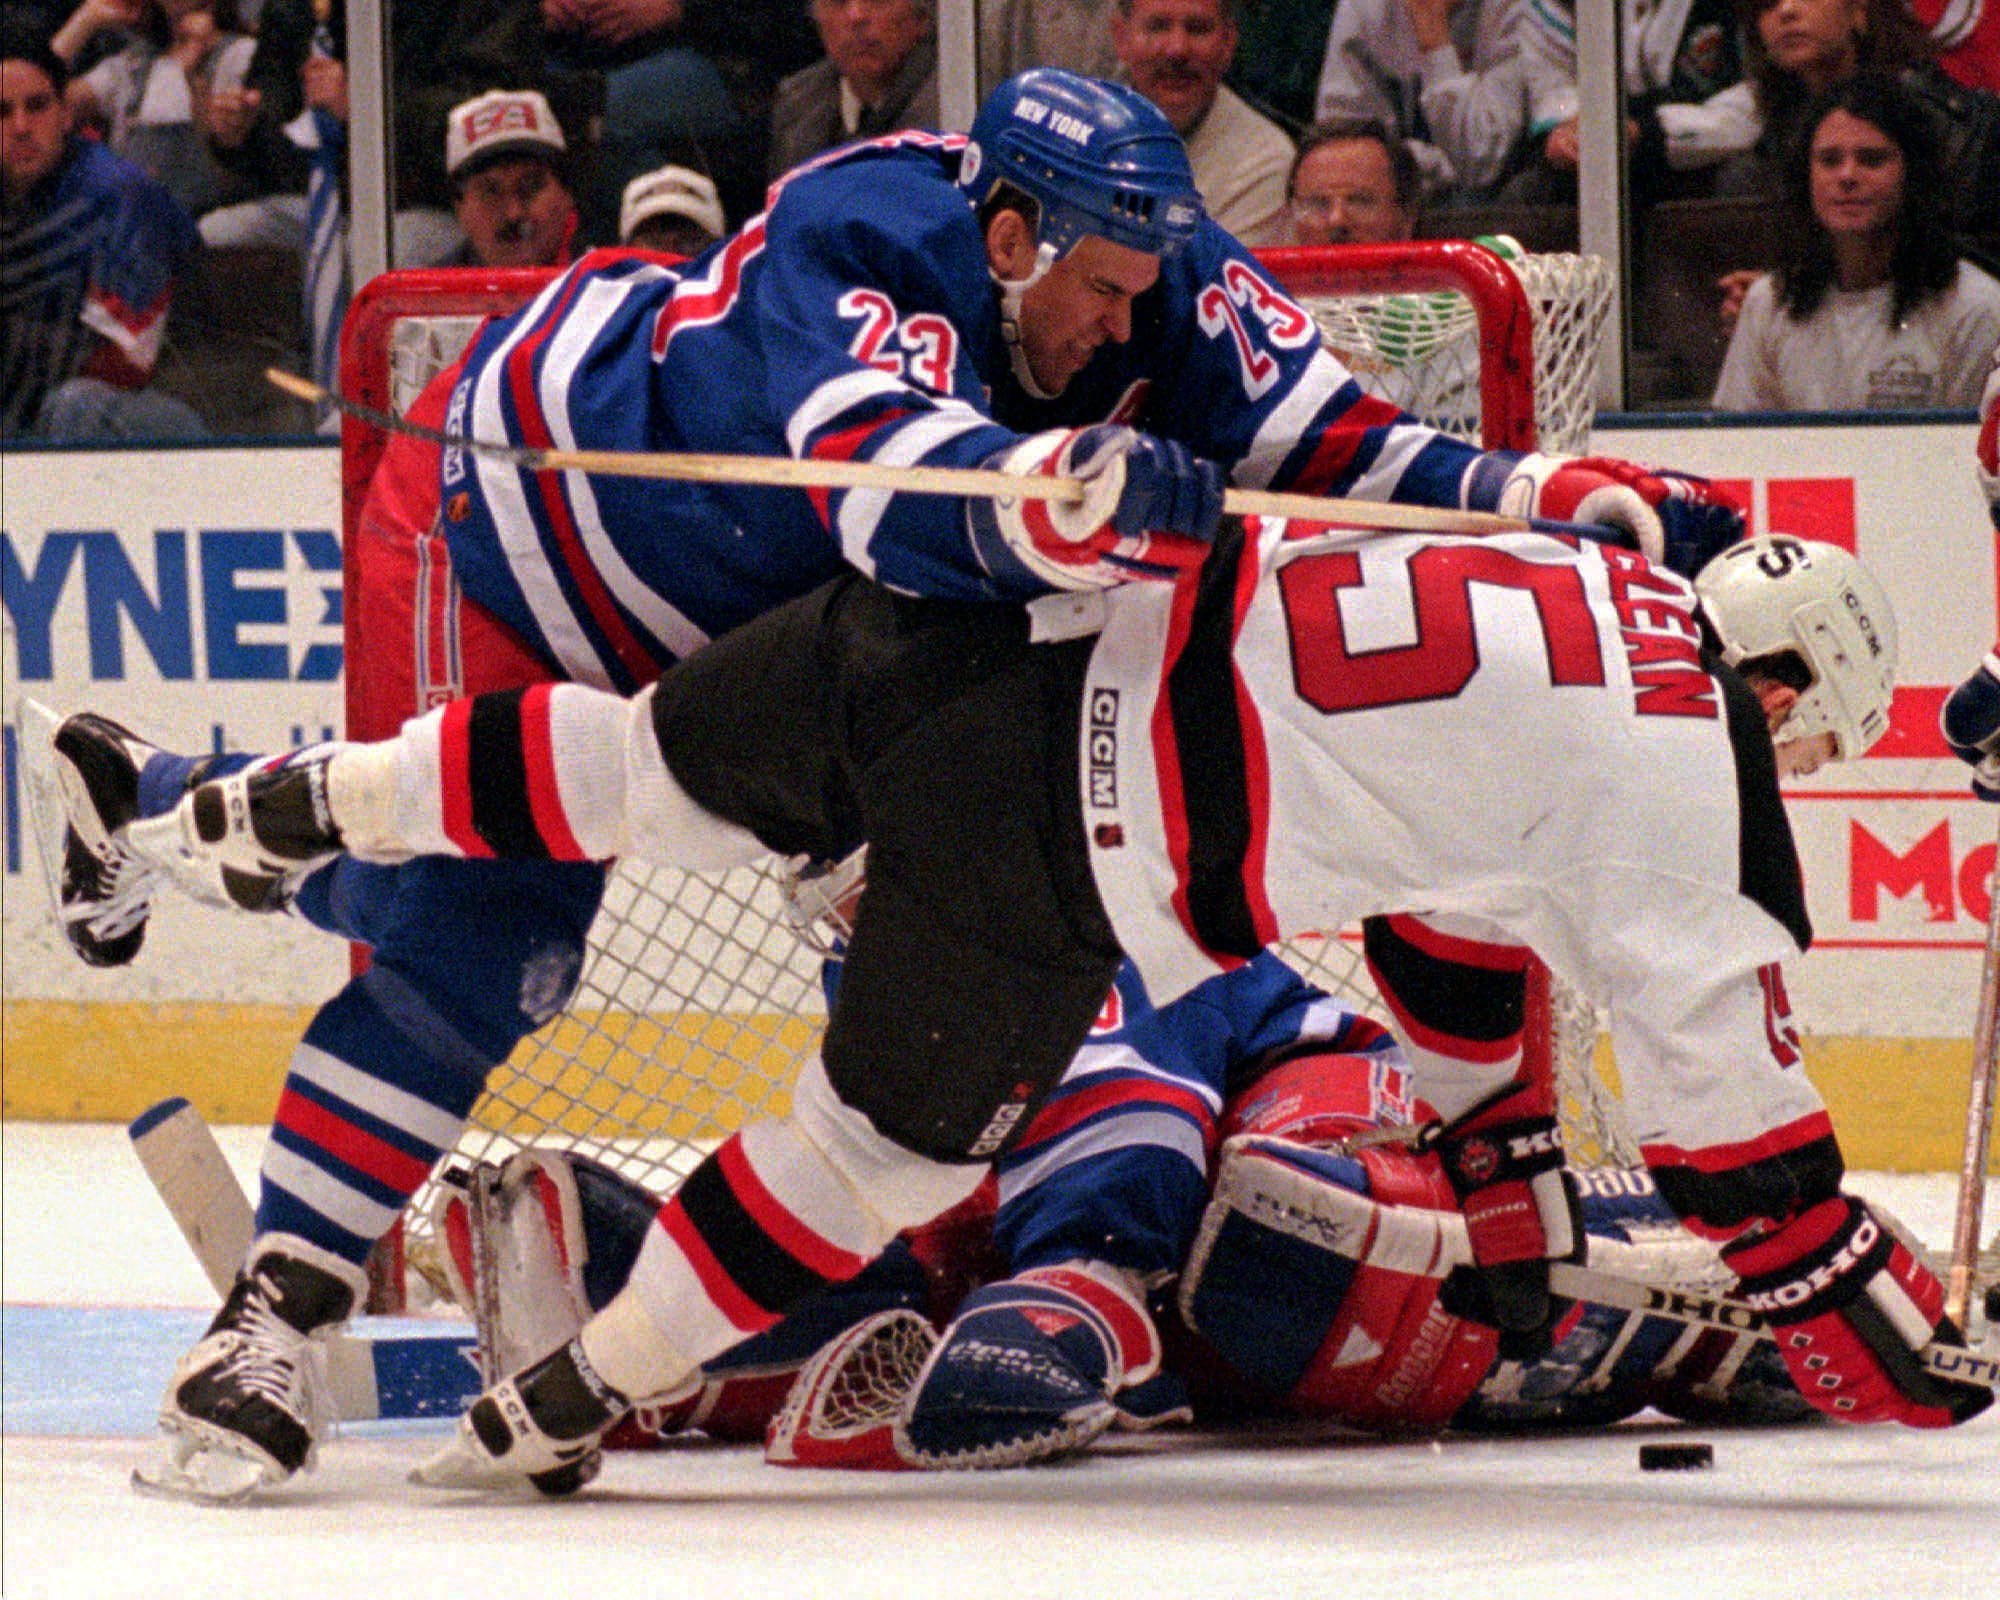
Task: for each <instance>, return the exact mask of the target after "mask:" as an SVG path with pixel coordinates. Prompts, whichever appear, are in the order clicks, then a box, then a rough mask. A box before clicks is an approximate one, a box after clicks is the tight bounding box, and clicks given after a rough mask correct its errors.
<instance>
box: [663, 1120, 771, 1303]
mask: <svg viewBox="0 0 2000 1600" xmlns="http://www.w3.org/2000/svg"><path fill="white" fill-rule="evenodd" d="M733 1142H734V1141H732V1143H733ZM653 1220H654V1223H655V1224H656V1225H657V1226H658V1227H659V1228H661V1229H662V1230H663V1231H664V1232H665V1233H666V1236H667V1237H668V1238H669V1239H671V1240H672V1241H673V1244H674V1248H675V1249H677V1250H679V1251H680V1253H681V1257H682V1259H683V1260H685V1261H686V1262H687V1264H688V1270H689V1271H691V1272H692V1273H693V1274H694V1276H695V1281H696V1282H697V1283H699V1284H700V1285H701V1292H702V1293H703V1294H705V1295H707V1296H708V1303H709V1304H710V1305H712V1306H714V1307H715V1309H716V1310H717V1311H719V1312H721V1313H722V1316H723V1318H724V1320H726V1321H727V1322H728V1323H729V1324H730V1326H731V1327H734V1328H740V1329H742V1330H743V1332H745V1333H762V1332H763V1331H764V1330H765V1329H766V1328H768V1327H771V1326H772V1325H773V1324H775V1323H776V1322H777V1320H778V1316H777V1313H776V1312H773V1311H766V1310H765V1309H764V1308H763V1307H762V1306H760V1305H758V1304H757V1302H756V1301H754V1300H752V1299H751V1298H750V1297H749V1296H748V1295H747V1294H745V1293H744V1292H743V1291H742V1290H741V1289H739V1288H737V1286H736V1280H735V1279H734V1278H732V1277H730V1276H729V1274H728V1273H727V1272H726V1271H724V1270H723V1266H722V1263H721V1262H720V1261H718V1260H716V1258H715V1252H714V1251H713V1250H711V1249H709V1247H708V1241H707V1240H706V1239H704V1238H702V1236H701V1235H700V1233H698V1232H697V1231H696V1230H695V1226H694V1224H693V1223H692V1222H691V1221H689V1220H688V1214H687V1212H686V1211H684V1210H683V1209H682V1208H681V1204H680V1202H679V1201H678V1200H669V1201H668V1202H667V1203H666V1204H665V1205H663V1206H662V1207H660V1214H659V1215H658V1216H657V1217H655V1218H654V1219H653Z"/></svg>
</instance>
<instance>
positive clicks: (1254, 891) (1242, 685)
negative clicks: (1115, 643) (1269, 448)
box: [1229, 545, 1278, 944]
mask: <svg viewBox="0 0 2000 1600" xmlns="http://www.w3.org/2000/svg"><path fill="white" fill-rule="evenodd" d="M1262 566H1263V563H1262V562H1261V561H1259V560H1257V559H1255V558H1254V545H1252V546H1250V547H1248V548H1246V550H1245V552H1244V558H1243V559H1242V560H1241V561H1239V562H1238V563H1237V566H1236V605H1235V612H1236V614H1235V618H1234V620H1233V621H1232V623H1231V624H1230V629H1229V637H1230V641H1231V643H1232V644H1233V643H1234V642H1235V641H1236V640H1238V639H1240V638H1241V637H1242V636H1243V619H1244V618H1245V617H1246V616H1248V615H1249V613H1250V602H1251V601H1252V600H1253V599H1254V598H1255V597H1256V594H1257V575H1258V573H1259V571H1260V570H1261V569H1262ZM1235 659H1236V658H1235V655H1234V654H1233V652H1232V654H1231V656H1230V678H1231V679H1232V681H1233V682H1234V683H1235V686H1236V725H1237V727H1238V728H1239V729H1240V730H1241V731H1242V736H1243V801H1244V807H1245V809H1246V810H1247V811H1248V813H1249V822H1250V838H1249V840H1248V841H1247V843H1246V844H1245V846H1244V850H1243V902H1244V904H1245V905H1246V906H1248V907H1249V910H1250V918H1251V925H1252V926H1253V927H1254V928H1255V929H1256V930H1257V937H1258V938H1260V939H1262V940H1263V941H1264V942H1265V943H1266V944H1275V943H1276V942H1277V940H1278V918H1277V914H1276V913H1275V912H1274V911H1272V909H1271V897H1270V895H1269V894H1268V893H1267V892H1266V889H1267V885H1266V882H1265V879H1266V875H1267V869H1268V867H1269V864H1270V849H1271V755H1270V750H1269V748H1268V746H1267V745H1266V744H1265V741H1264V723H1263V719H1262V718H1260V717H1259V716H1258V715H1257V702H1256V700H1255V699H1254V698H1253V697H1252V696H1251V693H1250V686H1249V684H1248V683H1246V682H1245V681H1244V678H1243V672H1242V669H1241V668H1240V667H1238V666H1237V665H1236V664H1235Z"/></svg>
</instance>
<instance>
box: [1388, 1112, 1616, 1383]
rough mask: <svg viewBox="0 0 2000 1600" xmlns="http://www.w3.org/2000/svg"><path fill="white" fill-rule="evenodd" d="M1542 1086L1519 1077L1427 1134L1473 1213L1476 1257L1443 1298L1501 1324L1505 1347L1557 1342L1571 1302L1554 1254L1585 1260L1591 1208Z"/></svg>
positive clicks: (1427, 1145) (1514, 1356)
mask: <svg viewBox="0 0 2000 1600" xmlns="http://www.w3.org/2000/svg"><path fill="white" fill-rule="evenodd" d="M1548 1099H1549V1095H1548V1091H1547V1090H1546V1089H1545V1088H1543V1087H1542V1086H1540V1085H1537V1084H1529V1083H1511V1084H1508V1085H1506V1086H1505V1087H1504V1088H1502V1089H1501V1090H1500V1091H1499V1092H1498V1093H1497V1094H1493V1095H1489V1096H1488V1097H1487V1098H1486V1099H1484V1100H1482V1101H1480V1102H1479V1104H1477V1105H1475V1106H1474V1107H1473V1108H1472V1109H1471V1110H1470V1111H1467V1112H1465V1113H1464V1114H1463V1115H1462V1116H1459V1117H1457V1118H1456V1119H1454V1120H1453V1121H1451V1122H1447V1123H1443V1124H1439V1125H1437V1126H1435V1127H1434V1128H1433V1129H1432V1130H1430V1131H1429V1132H1427V1134H1426V1135H1425V1136H1424V1138H1423V1139H1422V1140H1420V1141H1419V1146H1418V1148H1420V1149H1434V1150H1436V1152H1437V1154H1438V1158H1439V1160H1440V1161H1441V1162H1442V1163H1443V1165H1444V1175H1445V1178H1446V1180H1447V1181H1448V1182H1449V1183H1450V1184H1451V1187H1452V1192H1453V1193H1454V1194H1456V1195H1457V1196H1458V1201H1459V1205H1460V1207H1461V1209H1463V1211H1464V1212H1465V1232H1466V1237H1467V1240H1468V1241H1469V1243H1470V1244H1471V1246H1472V1259H1473V1266H1472V1267H1471V1268H1470V1269H1465V1268H1460V1269H1458V1270H1456V1271H1454V1272H1453V1273H1452V1275H1451V1276H1450V1277H1449V1278H1447V1279H1446V1280H1445V1285H1444V1289H1443V1291H1442V1292H1441V1294H1440V1295H1439V1304H1441V1305H1442V1306H1443V1307H1444V1308H1445V1309H1446V1310H1447V1311H1449V1312H1451V1314H1452V1315H1453V1316H1458V1317H1464V1318H1466V1319H1467V1320H1468V1321H1472V1322H1483V1323H1485V1324H1486V1325H1487V1326H1488V1327H1492V1328H1498V1329H1499V1330H1500V1354H1501V1355H1502V1356H1503V1357H1505V1358H1506V1359H1507V1360H1509V1361H1528V1360H1532V1359H1533V1358H1534V1357H1536V1356H1539V1355H1540V1354H1542V1352H1543V1351H1545V1350H1547V1349H1548V1348H1549V1345H1550V1343H1551V1341H1552V1340H1553V1338H1554V1329H1555V1324H1556V1322H1557V1321H1558V1320H1559V1319H1560V1318H1561V1317H1562V1315H1563V1313H1564V1312H1565V1311H1567V1310H1568V1309H1569V1302H1568V1301H1566V1300H1563V1299H1561V1298H1559V1297H1558V1296H1556V1295H1553V1294H1551V1293H1550V1292H1549V1263H1550V1262H1551V1261H1575V1260H1581V1259H1582V1253H1583V1246H1584V1233H1583V1213H1582V1210H1581V1207H1580V1205H1579V1203H1578V1200H1577V1194H1576V1189H1575V1186H1574V1185H1573V1184H1571V1182H1570V1181H1569V1174H1568V1172H1567V1171H1566V1170H1565V1169H1564V1167H1563V1144H1562V1129H1561V1127H1560V1126H1559V1125H1558V1124H1557V1122H1556V1119H1555V1115H1554V1112H1553V1110H1551V1109H1546V1107H1547V1104H1548Z"/></svg>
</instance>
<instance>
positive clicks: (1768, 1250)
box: [1722, 1194, 1993, 1428]
mask: <svg viewBox="0 0 2000 1600" xmlns="http://www.w3.org/2000/svg"><path fill="white" fill-rule="evenodd" d="M1722 1256H1723V1259H1724V1260H1725V1261H1726V1262H1727V1263H1728V1264H1729V1267H1730V1269H1731V1270H1732V1271H1734V1272H1735V1273H1736V1274H1737V1276H1738V1277H1739V1278H1740V1279H1741V1280H1742V1292H1743V1298H1744V1299H1745V1300H1747V1301H1748V1302H1749V1303H1750V1304H1751V1305H1753V1306H1755V1307H1756V1308H1757V1310H1758V1311H1760V1312H1762V1313H1763V1316H1764V1320H1765V1321H1766V1322H1768V1323H1769V1324H1770V1327H1771V1332H1772V1335H1773V1337H1774V1338H1775V1339H1776V1340H1777V1345H1778V1354H1779V1355H1780V1356H1781V1357H1783V1359H1784V1363H1785V1368H1786V1370H1787V1371H1788V1372H1790V1373H1791V1375H1792V1382H1793V1383H1795V1384H1797V1385H1798V1388H1799V1392H1800V1393H1801V1394H1802V1395H1804V1396H1805V1397H1806V1399H1807V1400H1809V1401H1811V1402H1812V1404H1813V1405H1814V1406H1816V1407H1817V1408H1818V1409H1819V1410H1821V1411H1823V1412H1825V1413H1826V1414H1827V1415H1828V1416H1831V1417H1835V1418H1838V1419H1840V1420H1841V1421H1844V1422H1902V1423H1907V1424H1908V1425H1909V1426H1911V1427H1913V1428H1948V1427H1950V1426H1951V1425H1952V1424H1953V1423H1957V1422H1965V1421H1967V1420H1969V1419H1970V1418H1972V1417H1976V1416H1977V1415H1979V1413H1980V1412H1982V1411H1984V1410H1985V1409H1986V1408H1987V1407H1988V1406H1989V1405H1991V1404H1992V1403H1993V1394H1992V1391H1991V1390H1988V1389H1984V1388H1975V1387H1973V1386H1971V1385H1969V1384H1959V1383H1951V1382H1948V1381H1946V1380H1944V1379H1941V1378H1937V1377H1934V1376H1932V1375H1931V1374H1930V1373H1929V1372H1927V1371H1926V1370H1925V1369H1924V1367H1923V1365H1922V1363H1921V1362H1920V1360H1919V1359H1918V1352H1919V1351H1921V1350H1922V1349H1923V1348H1924V1346H1925V1345H1927V1344H1929V1343H1930V1342H1931V1341H1932V1340H1934V1339H1936V1340H1939V1341H1942V1342H1944V1343H1947V1344H1959V1343H1963V1339H1962V1337H1961V1335H1960V1333H1959V1330H1958V1328H1957V1327H1956V1326H1954V1325H1953V1323H1952V1322H1951V1319H1950V1318H1948V1317H1946V1316H1945V1314H1944V1287H1943V1285H1942V1284H1940V1283H1939V1282H1938V1280H1937V1277H1936V1275H1935V1274H1933V1273H1932V1272H1931V1270H1930V1269H1929V1268H1928V1267H1926V1266H1925V1265H1924V1264H1923V1262H1922V1261H1920V1260H1918V1259H1917V1257H1916V1255H1915V1254H1914V1253H1912V1251H1911V1250H1910V1249H1909V1247H1908V1246H1907V1245H1905V1244H1904V1243H1903V1241H1902V1240H1901V1239H1900V1238H1898V1237H1897V1236H1896V1234H1895V1232H1894V1231H1893V1230H1892V1229H1890V1228H1889V1227H1888V1226H1887V1225H1886V1224H1885V1223H1883V1222H1882V1220H1881V1219H1880V1218H1879V1217H1877V1216H1876V1215H1875V1213H1874V1212H1872V1211H1870V1210H1869V1209H1868V1207H1867V1206H1865V1205H1864V1204H1862V1203H1861V1201H1859V1200H1857V1199H1855V1198H1854V1197H1853V1196H1851V1195H1845V1194H1839V1195H1835V1196H1833V1197H1832V1198H1831V1199H1829V1200H1822V1201H1820V1202H1819V1204H1817V1205H1814V1206H1809V1207H1808V1208H1807V1209H1806V1210H1804V1211H1802V1212H1800V1213H1798V1214H1797V1215H1796V1216H1793V1217H1791V1218H1789V1219H1787V1220H1786V1221H1784V1222H1781V1223H1776V1224H1765V1225H1763V1226H1761V1227H1758V1228H1755V1229H1753V1230H1752V1231H1751V1232H1748V1233H1746V1234H1744V1235H1743V1236H1742V1237H1740V1238H1738V1239H1737V1240H1736V1241H1735V1242H1734V1243H1732V1244H1728V1245H1725V1246H1724V1247H1723V1251H1722Z"/></svg>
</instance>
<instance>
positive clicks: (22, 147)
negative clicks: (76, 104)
mask: <svg viewBox="0 0 2000 1600" xmlns="http://www.w3.org/2000/svg"><path fill="white" fill-rule="evenodd" d="M0 29H4V31H0V305H4V306H5V307H6V315H5V316H4V317H0V438H4V439H5V440H7V441H8V442H10V443H11V442H12V441H14V440H16V439H19V438H22V437H24V436H39V437H43V438H49V439H59V440H78V441H81V440H93V439H169V438H191V437H194V436H197V435H199V434H202V433H204V432H206V431H207V430H206V429H205V428H204V426H203V425H202V422H201V419H200V418H199V417H198V416H196V415H195V413H194V412H193V410H191V409H190V408H189V407H188V406H186V405H185V404H183V403H182V402H181V401H179V400H177V399H174V398H173V397H171V396H168V395H164V394H159V393H155V392H152V391H150V390H148V389H147V387H146V384H147V381H148V379H150V378H151V376H152V370H153V363H154V360H155V358H156V357H157V356H158V354H159V349H160V338H161V333H162V330H163V328H164V326H165V323H166V315H167V306H168V303H169V301H170V300H171V298H172V295H173V285H174V279H175V278H176V277H177V276H178V275H179V274H180V272H181V271H182V270H183V268H184V267H185V266H186V265H187V263H188V261H189V260H190V259H191V258H192V257H193V255H194V253H195V249H196V239H195V232H194V225H193V223H192V222H190V221H189V220H188V216H187V213H186V212H184V211H182V210H181V208H180V207H179V206H178V205H176V204H175V203H174V199H173V197H172V196H171V195H169V194H168V193H167V191H166V190H165V189H163V188H161V187H160V185H159V184H157V183H155V182H154V181H153V180H152V179H151V178H149V177H147V176H146V175H145V173H143V172H141V171H140V170H139V169H138V168H137V167H135V166H133V165H132V163H131V162H129V161H127V160H125V159H124V157H122V156H119V155H115V154H113V153H112V152H111V151H110V150H107V149H106V148H105V147H104V146H103V145H101V144H99V143H98V142H97V141H95V140H92V139H81V138H77V137H75V136H74V135H72V134H71V133H70V132H69V117H68V112H67V110H66V108H65V106H64V103H63V91H64V88H65V87H66V85H67V81H68V71H67V68H66V67H65V64H64V62H63V60H62V58H61V57H60V56H58V55H57V54H56V53H55V51H53V50H52V49H50V48H49V46H48V43H47V41H46V39H45V37H44V36H43V35H42V34H41V33H40V32H39V31H35V32H33V33H30V32H28V31H27V30H26V29H24V28H23V27H22V26H21V25H20V24H19V23H18V22H17V21H16V20H15V19H12V18H9V19H6V21H5V22H4V23H0Z"/></svg>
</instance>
